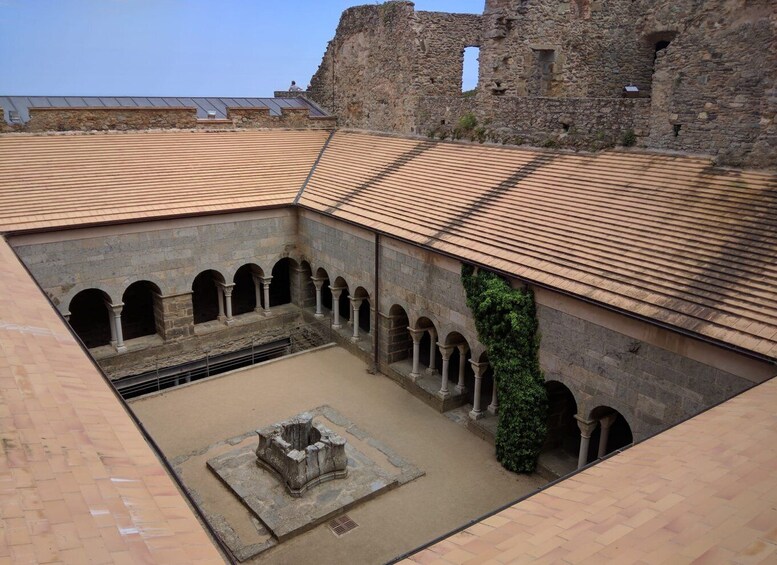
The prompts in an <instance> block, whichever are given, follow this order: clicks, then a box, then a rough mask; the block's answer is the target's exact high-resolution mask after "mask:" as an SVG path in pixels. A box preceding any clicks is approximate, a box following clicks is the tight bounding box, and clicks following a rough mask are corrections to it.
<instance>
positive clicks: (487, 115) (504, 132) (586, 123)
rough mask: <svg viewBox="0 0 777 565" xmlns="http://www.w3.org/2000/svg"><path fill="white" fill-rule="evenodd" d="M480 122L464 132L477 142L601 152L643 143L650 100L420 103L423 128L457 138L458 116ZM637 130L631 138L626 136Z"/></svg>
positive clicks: (447, 99)
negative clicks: (469, 130)
mask: <svg viewBox="0 0 777 565" xmlns="http://www.w3.org/2000/svg"><path fill="white" fill-rule="evenodd" d="M467 113H472V114H473V115H474V116H475V117H476V119H477V122H478V125H477V127H476V128H475V129H474V130H473V131H471V132H464V133H463V134H462V135H463V136H464V137H465V138H467V137H469V138H472V139H473V140H476V141H490V142H495V143H507V144H514V145H521V144H524V143H525V144H529V145H535V146H540V147H570V148H576V149H585V150H597V149H602V148H604V147H612V146H614V145H623V144H624V142H625V143H626V144H628V145H631V144H641V143H643V140H644V139H645V138H646V136H647V135H648V133H649V113H650V101H649V100H647V99H626V98H526V97H520V96H500V97H498V98H495V99H494V100H493V102H492V103H491V104H489V105H487V106H485V105H480V104H478V103H477V100H476V99H475V98H474V97H463V96H450V97H427V98H423V99H422V100H421V103H420V105H419V111H418V117H419V132H420V133H423V134H426V135H428V136H429V137H437V138H448V139H450V138H455V137H456V136H457V132H456V130H457V127H458V123H459V120H460V119H461V117H462V116H464V115H466V114H467ZM631 133H633V134H634V138H633V140H632V141H627V137H628V136H629V135H630V134H631Z"/></svg>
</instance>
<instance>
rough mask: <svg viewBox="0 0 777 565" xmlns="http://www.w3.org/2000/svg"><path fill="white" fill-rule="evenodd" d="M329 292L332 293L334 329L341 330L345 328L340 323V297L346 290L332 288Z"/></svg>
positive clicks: (338, 287)
mask: <svg viewBox="0 0 777 565" xmlns="http://www.w3.org/2000/svg"><path fill="white" fill-rule="evenodd" d="M329 290H330V291H331V292H332V312H333V313H334V319H333V320H332V327H333V328H334V329H336V330H339V329H340V328H342V327H343V325H342V324H341V323H340V295H341V294H342V293H343V290H345V287H343V286H330V287H329Z"/></svg>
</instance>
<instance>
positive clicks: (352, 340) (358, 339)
mask: <svg viewBox="0 0 777 565" xmlns="http://www.w3.org/2000/svg"><path fill="white" fill-rule="evenodd" d="M360 339H361V338H358V337H356V336H351V343H359V341H360Z"/></svg>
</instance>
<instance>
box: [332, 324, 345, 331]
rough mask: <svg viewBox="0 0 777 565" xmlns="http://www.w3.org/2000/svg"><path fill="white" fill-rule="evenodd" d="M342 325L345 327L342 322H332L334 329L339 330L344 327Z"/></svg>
mask: <svg viewBox="0 0 777 565" xmlns="http://www.w3.org/2000/svg"><path fill="white" fill-rule="evenodd" d="M342 327H343V325H342V324H332V329H333V330H339V329H342Z"/></svg>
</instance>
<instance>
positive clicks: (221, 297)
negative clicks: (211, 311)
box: [216, 282, 225, 322]
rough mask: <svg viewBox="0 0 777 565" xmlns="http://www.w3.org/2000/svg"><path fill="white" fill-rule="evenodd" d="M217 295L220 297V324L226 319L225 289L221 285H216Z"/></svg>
mask: <svg viewBox="0 0 777 565" xmlns="http://www.w3.org/2000/svg"><path fill="white" fill-rule="evenodd" d="M216 293H217V294H218V296H219V316H218V320H219V322H223V321H224V319H225V316H224V287H223V285H222V284H221V283H218V282H217V283H216Z"/></svg>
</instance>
